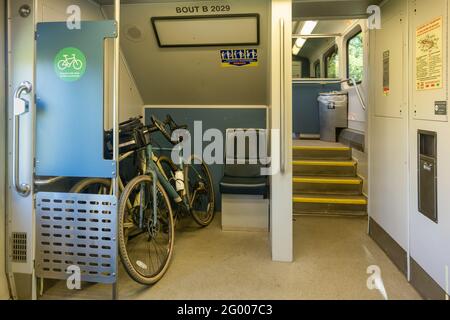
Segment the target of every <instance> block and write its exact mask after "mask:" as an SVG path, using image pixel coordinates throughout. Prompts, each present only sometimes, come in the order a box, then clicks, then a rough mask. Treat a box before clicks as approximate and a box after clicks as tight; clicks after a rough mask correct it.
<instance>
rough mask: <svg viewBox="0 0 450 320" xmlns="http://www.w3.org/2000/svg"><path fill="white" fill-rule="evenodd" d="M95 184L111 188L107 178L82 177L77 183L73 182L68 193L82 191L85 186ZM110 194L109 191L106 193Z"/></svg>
mask: <svg viewBox="0 0 450 320" xmlns="http://www.w3.org/2000/svg"><path fill="white" fill-rule="evenodd" d="M95 184H100V185H104V186H105V187H108V188H111V180H109V179H100V178H92V179H90V178H89V179H83V180H81V181H80V182H78V183H77V184H75V185H74V186H73V187H72V188H71V189H70V191H69V193H82V192H83V191H84V190H85V189H86V188H87V187H89V186H91V185H95ZM106 194H110V193H106Z"/></svg>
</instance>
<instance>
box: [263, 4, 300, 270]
mask: <svg viewBox="0 0 450 320" xmlns="http://www.w3.org/2000/svg"><path fill="white" fill-rule="evenodd" d="M291 41H292V0H272V1H271V42H270V43H271V44H270V50H271V59H272V63H271V70H270V73H271V83H270V100H271V101H270V108H269V122H270V128H271V129H272V135H271V151H272V159H273V160H274V159H277V158H278V159H279V160H280V161H279V163H280V164H281V165H280V169H281V170H280V172H278V173H277V174H275V175H272V176H271V184H270V188H271V192H270V200H271V206H270V241H271V248H272V260H274V261H279V262H292V261H293V259H294V257H293V256H294V253H293V204H292V161H291V160H292V51H291ZM278 155H279V157H278Z"/></svg>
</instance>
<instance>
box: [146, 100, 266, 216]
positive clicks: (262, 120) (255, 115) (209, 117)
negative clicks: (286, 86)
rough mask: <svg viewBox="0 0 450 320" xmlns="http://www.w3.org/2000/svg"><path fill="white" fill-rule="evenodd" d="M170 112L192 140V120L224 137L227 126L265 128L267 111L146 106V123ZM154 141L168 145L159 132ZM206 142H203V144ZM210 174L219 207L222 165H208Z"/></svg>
mask: <svg viewBox="0 0 450 320" xmlns="http://www.w3.org/2000/svg"><path fill="white" fill-rule="evenodd" d="M168 114H170V115H171V116H172V117H173V119H174V120H175V121H176V122H177V123H178V124H186V125H188V126H189V131H190V132H191V134H192V140H194V139H196V137H195V135H194V122H195V121H201V122H202V126H203V132H205V130H208V129H218V130H220V131H221V132H222V133H223V137H225V131H226V129H228V128H262V129H265V128H266V123H267V120H266V119H267V111H266V109H235V108H224V109H209V108H208V109H207V108H195V109H185V108H177V109H166V108H158V109H156V108H147V109H146V110H145V121H146V124H150V123H151V120H150V119H151V116H152V115H155V116H156V117H157V118H159V119H161V120H164V119H165V118H166V116H167V115H168ZM155 141H156V142H157V144H159V145H160V146H168V145H167V143H166V141H165V140H164V138H162V137H161V136H160V135H159V134H158V136H156V135H155ZM206 145H208V143H204V146H206ZM210 169H211V174H212V176H213V180H214V188H215V192H216V209H217V210H220V209H221V196H220V193H219V183H220V180H221V179H222V177H223V171H224V165H222V164H215V165H212V166H210Z"/></svg>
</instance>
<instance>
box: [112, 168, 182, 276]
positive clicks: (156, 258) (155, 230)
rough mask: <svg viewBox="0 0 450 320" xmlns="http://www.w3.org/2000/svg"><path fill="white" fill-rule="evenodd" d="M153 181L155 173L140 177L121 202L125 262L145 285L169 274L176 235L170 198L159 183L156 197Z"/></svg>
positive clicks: (127, 267)
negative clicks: (152, 175)
mask: <svg viewBox="0 0 450 320" xmlns="http://www.w3.org/2000/svg"><path fill="white" fill-rule="evenodd" d="M153 182H154V180H153V177H151V176H147V175H144V176H139V177H136V178H135V179H133V180H132V181H131V182H130V183H129V184H128V185H127V187H126V188H125V190H124V191H123V193H122V196H121V199H120V204H119V211H120V212H119V213H120V216H119V251H120V256H121V258H122V263H123V265H124V267H125V269H126V271H127V273H128V274H129V275H130V277H131V278H132V279H133V280H135V281H136V282H138V283H140V284H144V285H152V284H154V283H156V282H158V281H159V280H160V279H161V278H162V277H163V276H164V274H165V273H166V271H167V269H168V267H169V264H170V260H171V258H172V255H173V245H174V238H175V236H174V233H175V230H174V221H173V213H172V207H171V205H170V200H169V198H168V196H167V194H166V192H165V191H164V189H163V188H162V186H161V185H160V184H159V183H157V190H156V198H154V195H153ZM155 202H156V203H155ZM130 204H131V205H130ZM154 204H156V212H154Z"/></svg>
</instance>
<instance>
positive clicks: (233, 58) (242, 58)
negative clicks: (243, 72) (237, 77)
mask: <svg viewBox="0 0 450 320" xmlns="http://www.w3.org/2000/svg"><path fill="white" fill-rule="evenodd" d="M220 58H221V61H222V67H257V66H258V50H257V49H235V50H220Z"/></svg>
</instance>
